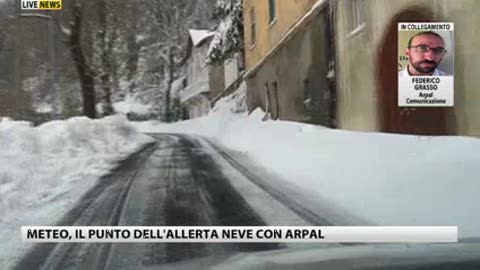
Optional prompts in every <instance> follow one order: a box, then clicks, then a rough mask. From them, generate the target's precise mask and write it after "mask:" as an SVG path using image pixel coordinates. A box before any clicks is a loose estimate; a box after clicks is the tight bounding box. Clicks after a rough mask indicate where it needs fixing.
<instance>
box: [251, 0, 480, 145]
mask: <svg viewBox="0 0 480 270" xmlns="http://www.w3.org/2000/svg"><path fill="white" fill-rule="evenodd" d="M243 8H244V10H243V11H244V30H245V31H244V32H245V46H246V48H245V56H246V74H245V79H246V81H247V87H248V105H249V109H250V110H253V109H255V108H256V107H262V108H263V109H264V110H267V111H268V112H270V114H271V115H272V117H273V118H277V117H278V118H281V119H285V120H294V121H304V122H312V123H317V124H322V125H327V126H335V127H337V128H343V129H350V130H362V131H383V132H393V133H408V134H432V135H446V134H456V135H471V136H480V120H479V119H480V106H479V105H478V104H479V102H480V91H478V89H477V88H478V85H480V77H479V76H476V74H478V73H479V71H480V52H479V51H478V50H477V48H478V47H479V45H480V37H478V36H477V35H475V33H474V31H475V29H476V25H480V1H476V0H455V1H452V0H396V1H392V0H320V1H315V0H298V1H281V0H268V1H255V0H245V1H244V7H243ZM398 22H453V23H454V24H455V50H454V52H455V56H454V70H455V89H454V91H455V106H454V107H453V108H399V107H398V106H397V91H398V90H397V88H398V86H397V80H398V77H397V76H398V73H397V71H398V68H399V66H398V65H399V58H398V57H399V56H398V51H399V48H398V45H397V42H398V36H397V23H398Z"/></svg>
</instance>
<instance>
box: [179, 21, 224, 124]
mask: <svg viewBox="0 0 480 270" xmlns="http://www.w3.org/2000/svg"><path fill="white" fill-rule="evenodd" d="M213 35H214V33H213V32H209V31H206V30H190V31H189V41H188V46H187V55H186V70H187V74H186V78H185V88H184V89H183V90H181V91H179V93H178V96H179V99H180V104H181V106H182V107H183V108H184V109H185V110H186V112H187V113H188V118H197V117H200V116H204V115H207V114H208V112H209V111H210V108H211V105H212V102H211V101H212V99H213V97H215V96H217V95H218V94H219V93H220V92H221V91H223V89H224V88H225V85H224V78H223V76H224V72H223V66H222V65H218V66H214V65H208V64H207V63H206V60H207V53H208V48H209V45H210V42H211V40H212V38H213Z"/></svg>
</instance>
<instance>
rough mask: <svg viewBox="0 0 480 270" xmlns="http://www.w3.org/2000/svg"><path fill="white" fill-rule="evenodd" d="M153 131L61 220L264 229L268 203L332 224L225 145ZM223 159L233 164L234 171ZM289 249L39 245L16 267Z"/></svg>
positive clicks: (165, 260)
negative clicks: (241, 161)
mask: <svg viewBox="0 0 480 270" xmlns="http://www.w3.org/2000/svg"><path fill="white" fill-rule="evenodd" d="M152 136H153V137H155V139H156V143H155V144H151V145H149V146H148V147H146V148H144V149H143V150H142V151H140V152H139V153H136V154H135V155H133V156H131V157H130V158H128V159H127V160H124V161H123V162H121V163H120V164H119V166H118V168H117V169H116V170H114V171H113V172H111V173H110V174H109V175H107V176H105V177H103V178H102V179H101V180H100V181H99V182H98V184H97V185H96V186H95V187H94V188H93V189H92V190H90V191H89V192H88V193H87V194H86V195H84V197H83V198H82V199H81V201H80V202H79V203H78V204H77V205H76V207H74V208H73V209H71V210H70V211H69V212H68V214H67V215H66V216H64V218H63V219H62V220H61V221H60V222H59V223H58V224H56V225H59V226H85V225H91V226H116V225H120V226H182V225H184V226H185V225H186V226H209V225H214V226H215V225H218V226H229V225H235V226H262V225H269V224H268V222H267V221H265V220H264V219H263V218H262V217H261V216H260V215H259V214H258V213H257V212H258V211H260V212H262V211H263V212H266V211H267V212H268V211H270V212H271V210H269V209H268V205H269V204H270V205H272V204H281V205H283V207H285V209H289V210H282V211H281V212H283V213H282V214H280V216H282V215H284V217H285V222H286V223H289V224H295V225H309V224H319V225H321V224H323V225H327V224H328V223H327V222H326V221H325V220H323V219H321V218H319V217H318V216H315V214H314V213H312V212H311V211H309V210H306V209H303V208H302V207H301V206H300V205H298V204H296V203H295V202H293V201H291V202H290V201H289V200H288V198H287V197H285V196H284V195H282V194H281V192H279V191H278V190H275V188H273V187H269V186H268V185H266V184H265V183H263V182H262V181H260V180H259V179H256V176H255V175H254V174H253V173H251V172H249V171H248V170H247V169H246V168H244V167H242V165H240V164H239V163H237V162H236V161H235V159H234V158H232V157H230V156H229V155H228V154H227V153H226V152H224V151H223V150H222V149H221V148H220V147H218V146H214V145H213V144H212V143H211V142H208V141H206V140H205V139H202V138H200V137H193V136H186V135H174V134H165V135H160V134H154V135H152ZM218 160H222V161H223V163H225V164H230V165H231V168H234V169H233V170H230V172H227V171H228V170H227V171H226V170H225V169H224V168H223V169H222V168H221V167H222V166H219V164H218ZM224 166H225V165H224ZM232 171H233V173H236V174H237V175H243V176H244V178H245V179H244V180H243V181H245V182H248V181H250V182H251V183H250V184H249V185H252V187H254V186H255V187H256V188H257V189H258V190H259V191H258V192H260V195H258V194H259V193H258V192H257V193H255V194H253V195H251V196H255V198H254V200H260V201H259V202H257V204H256V205H259V204H261V205H265V207H264V209H253V208H252V205H251V203H247V200H246V198H244V196H242V194H241V193H240V192H239V191H238V189H245V188H242V187H240V188H239V187H238V183H237V182H238V181H235V179H232V176H231V175H232ZM254 182H256V183H254ZM232 183H233V184H232ZM235 185H237V186H236V187H235ZM246 189H248V190H251V189H252V188H246ZM244 193H245V192H244ZM265 198H270V199H269V200H270V202H268V201H266V202H262V200H266V199H265ZM279 201H281V203H280V202H279ZM277 208H278V207H277ZM279 212H280V211H279ZM289 212H290V213H289ZM294 212H295V213H294ZM274 214H275V215H279V213H274ZM289 215H290V217H289ZM296 220H297V221H296ZM298 220H301V221H298ZM298 222H301V223H300V224H299V223H298ZM270 223H271V222H270ZM285 225H286V224H285ZM283 247H285V245H284V244H276V243H273V244H272V243H265V244H245V243H244V244H235V243H229V244H203V243H187V244H178V243H177V244H175V243H147V244H144V243H142V244H138V243H137V244H134V243H128V244H125V243H123V244H95V243H74V244H66V243H60V244H37V245H36V246H34V248H33V249H32V250H31V251H30V252H29V253H27V254H26V256H25V257H24V259H23V260H21V261H20V263H19V264H17V266H16V269H33V268H35V269H40V268H41V269H119V268H122V269H136V268H139V267H150V266H151V267H155V266H157V265H165V264H171V263H178V262H181V261H188V260H190V259H196V258H207V257H213V255H215V258H222V257H225V256H228V255H231V254H233V253H237V252H250V251H263V250H272V249H279V248H283Z"/></svg>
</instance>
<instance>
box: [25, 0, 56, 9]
mask: <svg viewBox="0 0 480 270" xmlns="http://www.w3.org/2000/svg"><path fill="white" fill-rule="evenodd" d="M21 9H22V10H61V9H62V0H22V2H21Z"/></svg>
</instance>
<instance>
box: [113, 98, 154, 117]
mask: <svg viewBox="0 0 480 270" xmlns="http://www.w3.org/2000/svg"><path fill="white" fill-rule="evenodd" d="M113 109H114V110H115V112H117V113H122V114H128V113H135V114H137V115H148V114H150V113H151V112H152V106H150V105H146V104H143V103H140V102H138V101H136V100H135V99H134V98H133V97H130V96H128V97H127V98H126V99H125V100H124V101H120V102H115V103H113Z"/></svg>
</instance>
